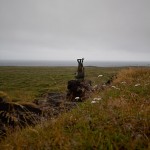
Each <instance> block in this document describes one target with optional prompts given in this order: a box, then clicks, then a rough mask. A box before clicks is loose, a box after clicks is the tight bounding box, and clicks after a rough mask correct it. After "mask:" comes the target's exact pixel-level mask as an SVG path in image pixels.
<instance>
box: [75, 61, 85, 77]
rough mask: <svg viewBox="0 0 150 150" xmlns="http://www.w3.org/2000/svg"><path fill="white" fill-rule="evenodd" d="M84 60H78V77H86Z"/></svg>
mask: <svg viewBox="0 0 150 150" xmlns="http://www.w3.org/2000/svg"><path fill="white" fill-rule="evenodd" d="M83 60H84V58H82V59H77V62H78V70H77V73H76V76H75V77H76V79H84V67H83Z"/></svg>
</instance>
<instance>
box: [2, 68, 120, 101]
mask: <svg viewBox="0 0 150 150" xmlns="http://www.w3.org/2000/svg"><path fill="white" fill-rule="evenodd" d="M76 69H77V68H76V67H0V91H3V92H5V93H6V94H7V95H8V96H9V97H10V100H12V101H15V102H16V101H33V100H34V99H35V98H37V97H39V96H40V95H41V94H43V93H46V92H50V91H51V92H66V90H67V88H66V87H67V82H68V81H69V80H72V79H74V76H75V72H76ZM119 69H120V68H98V67H85V71H86V78H87V79H91V80H92V81H93V85H94V84H97V83H101V82H106V81H107V80H108V79H109V78H110V77H111V76H112V75H113V74H115V73H117V71H118V70H119ZM99 74H103V75H104V76H103V78H101V79H99V78H97V76H98V75H99Z"/></svg>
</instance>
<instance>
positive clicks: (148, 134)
mask: <svg viewBox="0 0 150 150" xmlns="http://www.w3.org/2000/svg"><path fill="white" fill-rule="evenodd" d="M95 80H97V79H96V78H95ZM149 89H150V69H149V68H148V69H146V68H129V69H123V70H121V71H120V72H119V73H118V75H117V78H116V79H115V80H114V81H113V83H112V85H110V86H109V87H107V88H106V89H105V90H103V91H98V92H96V93H94V94H93V96H92V97H91V98H90V99H89V100H87V101H86V102H84V103H81V104H79V106H78V107H77V108H76V109H74V110H72V111H71V112H68V113H66V114H62V115H61V116H59V117H58V118H57V119H52V120H50V121H47V122H45V123H41V124H39V125H37V126H36V127H34V128H33V127H28V128H26V129H23V130H20V131H19V130H18V131H17V132H15V133H13V134H11V135H8V137H7V138H6V139H5V140H3V141H1V143H0V149H8V150H9V149H18V150H19V149H150V115H149V114H150V91H149ZM94 98H99V100H95V101H94V103H93V99H94ZM100 98H101V99H100Z"/></svg>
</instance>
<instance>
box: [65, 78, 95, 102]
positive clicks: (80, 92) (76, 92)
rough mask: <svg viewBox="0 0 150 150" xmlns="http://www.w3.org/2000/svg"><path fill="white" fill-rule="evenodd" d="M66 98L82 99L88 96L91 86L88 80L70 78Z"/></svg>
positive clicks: (71, 99) (72, 99)
mask: <svg viewBox="0 0 150 150" xmlns="http://www.w3.org/2000/svg"><path fill="white" fill-rule="evenodd" d="M67 89H68V91H67V99H68V100H70V101H83V100H85V99H86V98H88V97H89V95H90V93H91V91H92V86H91V81H90V80H70V81H68V86H67Z"/></svg>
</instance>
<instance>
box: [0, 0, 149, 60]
mask: <svg viewBox="0 0 150 150" xmlns="http://www.w3.org/2000/svg"><path fill="white" fill-rule="evenodd" d="M82 57H84V58H85V59H86V60H99V61H101V60H102V61H103V60H106V61H112V60H115V61H120V60H123V61H124V60H127V61H149V60H150V0H0V60H74V59H76V58H82Z"/></svg>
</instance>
